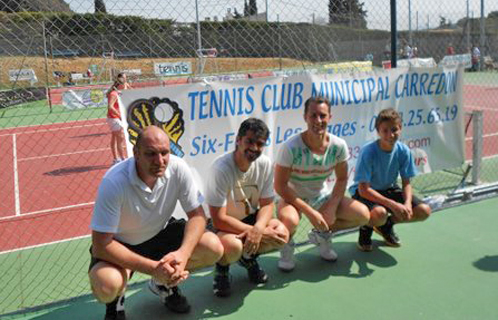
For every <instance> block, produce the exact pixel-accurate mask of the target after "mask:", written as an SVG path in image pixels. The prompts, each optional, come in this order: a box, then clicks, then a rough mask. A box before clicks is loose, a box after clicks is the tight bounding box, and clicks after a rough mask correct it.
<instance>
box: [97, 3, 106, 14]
mask: <svg viewBox="0 0 498 320" xmlns="http://www.w3.org/2000/svg"><path fill="white" fill-rule="evenodd" d="M98 12H100V13H107V10H106V8H105V3H104V0H95V13H98Z"/></svg>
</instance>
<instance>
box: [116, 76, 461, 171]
mask: <svg viewBox="0 0 498 320" xmlns="http://www.w3.org/2000/svg"><path fill="white" fill-rule="evenodd" d="M462 75H463V69H462V68H458V69H457V68H448V69H441V68H412V69H408V68H397V69H392V70H378V71H373V72H365V73H357V74H354V75H352V74H334V75H328V74H325V75H311V74H309V75H297V76H288V77H268V78H254V79H244V80H234V81H230V82H203V83H193V84H187V85H179V86H175V87H155V88H144V89H135V90H127V91H123V92H122V95H121V97H120V104H121V106H120V107H121V108H122V114H123V115H127V121H126V123H125V125H126V127H125V131H126V132H125V133H126V139H127V143H128V145H127V146H128V154H129V155H130V156H131V155H132V145H133V144H134V142H135V139H136V136H137V134H138V131H139V130H140V129H141V128H143V127H145V126H148V125H150V124H152V123H155V124H157V125H159V126H161V127H162V128H163V129H164V130H165V131H166V132H167V133H168V134H169V136H170V138H171V145H172V152H173V153H174V154H175V155H178V156H180V157H183V158H184V159H185V160H186V161H187V163H188V164H189V165H190V166H192V168H193V171H194V172H195V175H196V176H197V177H198V179H200V180H202V179H203V178H204V175H205V174H206V172H207V170H206V168H207V166H209V164H210V163H212V161H213V160H214V159H215V157H217V156H219V155H221V154H223V153H225V152H229V151H233V150H234V148H235V140H236V132H237V130H238V127H239V125H240V123H241V122H242V121H243V120H245V119H247V118H249V117H257V118H260V119H262V120H264V121H265V122H266V123H267V124H268V126H269V128H270V130H271V135H270V138H269V141H268V146H267V147H266V149H265V153H266V154H268V155H269V156H270V157H271V158H272V159H275V158H276V154H277V151H278V149H279V147H280V145H281V144H282V143H284V142H285V141H286V140H287V139H289V138H290V137H291V136H292V135H294V134H297V133H299V132H302V131H303V130H306V124H305V122H304V119H303V112H304V102H305V101H306V99H308V98H309V97H310V96H316V95H323V96H326V97H328V98H329V99H330V101H331V104H332V107H331V113H332V121H331V123H330V125H329V131H330V132H331V133H333V134H335V135H337V136H339V137H341V138H343V139H345V140H346V142H347V143H348V146H349V150H350V153H351V159H350V161H349V168H350V170H353V169H354V166H355V163H356V159H357V157H358V154H359V151H360V148H361V147H362V146H363V145H364V144H365V143H367V142H369V141H372V140H374V139H377V133H376V130H375V127H374V125H375V119H376V116H377V114H378V112H379V111H380V110H381V109H384V108H389V107H393V108H395V109H397V110H398V111H399V112H400V113H401V114H402V117H403V131H402V135H401V137H402V140H403V141H404V142H405V143H406V144H407V145H408V146H409V147H410V148H411V150H412V152H413V154H414V156H415V161H416V165H417V167H418V169H419V171H420V172H432V171H436V170H441V169H445V168H453V167H457V166H460V165H461V164H462V163H463V161H464V133H463V116H464V112H463V99H462ZM350 178H351V179H352V174H351V175H350Z"/></svg>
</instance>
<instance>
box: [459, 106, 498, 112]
mask: <svg viewBox="0 0 498 320" xmlns="http://www.w3.org/2000/svg"><path fill="white" fill-rule="evenodd" d="M467 108H468V109H471V110H487V111H493V112H498V108H489V107H481V106H475V105H470V106H466V107H465V109H467Z"/></svg>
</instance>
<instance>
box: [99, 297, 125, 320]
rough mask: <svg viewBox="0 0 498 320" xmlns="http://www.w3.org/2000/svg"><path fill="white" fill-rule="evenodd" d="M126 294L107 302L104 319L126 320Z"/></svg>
mask: <svg viewBox="0 0 498 320" xmlns="http://www.w3.org/2000/svg"><path fill="white" fill-rule="evenodd" d="M124 301H125V297H124V295H122V296H119V297H117V298H116V299H114V301H112V302H110V303H106V305H105V318H104V320H126V315H125V312H124Z"/></svg>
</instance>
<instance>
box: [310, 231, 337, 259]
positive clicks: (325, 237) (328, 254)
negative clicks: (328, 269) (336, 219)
mask: <svg viewBox="0 0 498 320" xmlns="http://www.w3.org/2000/svg"><path fill="white" fill-rule="evenodd" d="M308 238H309V240H310V242H311V243H312V244H314V245H316V246H317V247H318V251H319V252H320V257H322V259H323V260H327V261H336V260H337V253H336V252H335V251H334V250H333V249H332V232H320V231H317V230H315V229H313V230H310V232H309V233H308Z"/></svg>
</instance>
